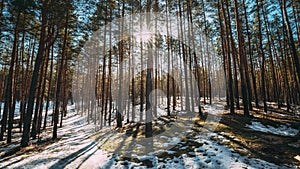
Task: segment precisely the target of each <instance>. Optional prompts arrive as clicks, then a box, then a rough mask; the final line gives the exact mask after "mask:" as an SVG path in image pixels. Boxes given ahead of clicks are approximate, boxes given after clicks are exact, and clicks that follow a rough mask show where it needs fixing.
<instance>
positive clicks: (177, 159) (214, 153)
mask: <svg viewBox="0 0 300 169" xmlns="http://www.w3.org/2000/svg"><path fill="white" fill-rule="evenodd" d="M209 111H211V112H212V114H218V113H216V112H214V107H213V106H212V107H209ZM216 111H219V109H216ZM85 121H86V119H85V118H84V117H81V116H79V115H76V114H75V113H69V114H68V116H67V117H66V119H65V120H64V125H63V128H60V129H59V132H58V133H59V138H60V139H59V140H58V141H57V142H55V143H51V144H49V145H46V146H44V147H43V148H41V149H38V150H36V151H29V152H26V153H23V154H22V153H21V154H18V155H13V156H8V157H5V158H3V159H1V158H0V168H28V169H31V168H52V169H56V168H72V169H73V168H82V169H86V168H116V169H119V168H153V169H155V168H168V169H169V168H176V169H181V168H182V169H184V168H255V169H256V168H290V167H286V166H277V165H275V164H272V163H269V162H266V161H263V160H260V159H254V158H248V157H244V156H241V155H240V154H238V153H236V152H234V150H233V149H230V148H227V147H225V146H223V145H222V144H220V143H219V142H218V141H216V140H215V139H211V138H212V137H217V138H218V139H219V140H222V139H225V138H222V136H221V134H218V133H206V134H203V133H202V134H201V135H200V134H199V135H197V134H196V135H194V136H192V137H188V138H187V139H186V140H181V141H180V142H179V143H178V144H177V145H176V146H175V147H174V148H173V149H170V150H168V149H166V150H160V151H156V152H151V153H148V155H145V156H137V157H136V158H124V157H122V156H120V155H117V154H112V153H108V152H105V151H103V150H101V149H100V148H99V147H100V145H99V139H100V140H101V139H102V140H103V139H106V140H107V141H108V142H109V141H110V140H109V137H108V136H107V135H105V134H104V135H102V136H101V137H102V138H98V139H91V136H92V135H93V134H94V133H95V128H94V125H93V124H87V123H86V122H85ZM48 137H51V134H50V133H49V136H48ZM42 139H45V138H42ZM175 139H176V138H175ZM224 141H226V140H224ZM173 150H176V151H173Z"/></svg>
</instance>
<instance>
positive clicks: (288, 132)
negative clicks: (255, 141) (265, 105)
mask: <svg viewBox="0 0 300 169" xmlns="http://www.w3.org/2000/svg"><path fill="white" fill-rule="evenodd" d="M246 127H248V128H250V129H253V130H255V131H261V132H264V133H272V134H276V135H281V136H295V135H297V134H298V132H299V130H297V129H293V128H291V127H287V126H286V125H280V126H279V127H277V128H275V127H273V126H270V125H267V126H265V125H263V124H261V123H260V122H252V124H251V125H248V124H246Z"/></svg>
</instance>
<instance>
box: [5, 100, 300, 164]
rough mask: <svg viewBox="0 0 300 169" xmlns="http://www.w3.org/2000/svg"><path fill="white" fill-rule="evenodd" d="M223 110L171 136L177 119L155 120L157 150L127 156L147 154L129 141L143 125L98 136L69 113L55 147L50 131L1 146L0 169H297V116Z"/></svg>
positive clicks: (212, 108)
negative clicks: (27, 141)
mask: <svg viewBox="0 0 300 169" xmlns="http://www.w3.org/2000/svg"><path fill="white" fill-rule="evenodd" d="M223 107H224V103H223V102H217V103H215V104H213V105H205V106H204V107H203V108H204V114H205V115H204V117H202V118H199V117H195V118H193V119H192V120H193V124H192V126H186V127H187V128H186V130H180V131H179V132H175V133H173V134H172V135H166V134H165V133H164V132H162V131H164V130H168V127H169V128H170V126H172V125H176V122H177V121H178V117H176V116H171V117H167V116H161V117H159V118H158V119H157V120H155V121H154V125H155V126H157V127H155V128H154V133H156V134H157V135H159V136H158V137H154V140H153V141H154V142H153V144H154V145H157V143H158V147H159V146H160V148H159V149H157V148H156V149H155V148H154V149H153V151H149V152H148V153H146V154H139V153H138V151H132V152H130V156H128V155H126V154H124V152H122V151H121V150H122V148H124V147H125V150H126V145H129V144H133V143H134V147H135V148H136V149H137V150H144V149H145V148H146V147H143V146H144V145H143V144H139V143H137V142H133V141H132V140H134V139H138V138H140V137H142V136H143V135H144V133H143V132H144V125H143V124H141V125H139V124H136V123H129V124H126V125H125V126H124V127H123V128H122V129H118V130H116V129H115V128H109V127H106V128H105V129H103V130H99V129H97V128H95V126H94V124H88V123H87V122H86V117H84V116H83V117H82V116H80V115H77V114H76V113H75V111H70V112H69V113H68V115H67V116H66V117H65V118H64V123H63V127H62V128H59V131H58V135H59V136H58V139H57V140H56V141H52V140H51V136H52V135H51V134H52V130H51V127H49V128H48V129H47V130H46V131H44V132H43V133H42V134H41V136H40V139H39V140H33V141H32V144H31V145H30V146H28V147H26V148H20V147H19V141H20V140H19V139H14V142H13V143H11V144H8V145H7V144H5V142H0V168H30V169H31V168H53V169H54V168H55V169H56V168H300V161H299V160H300V159H299V158H300V134H299V129H300V121H299V119H300V118H299V115H298V114H293V115H291V114H287V113H286V111H284V110H281V109H276V108H274V111H272V112H270V113H268V114H264V113H261V112H262V111H261V110H260V109H254V111H251V115H252V117H245V116H243V115H242V111H241V110H237V114H234V115H231V114H229V113H228V111H227V110H224V108H223ZM71 109H72V108H71ZM73 110H74V109H73ZM216 119H217V120H216ZM213 126H214V127H213ZM181 127H183V128H184V127H185V126H181ZM14 136H15V137H16V138H19V137H20V134H19V133H14ZM124 136H125V137H124ZM124 138H125V139H124ZM116 147H118V151H116V149H117V148H116ZM126 151H127V150H126ZM127 153H128V152H127Z"/></svg>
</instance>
